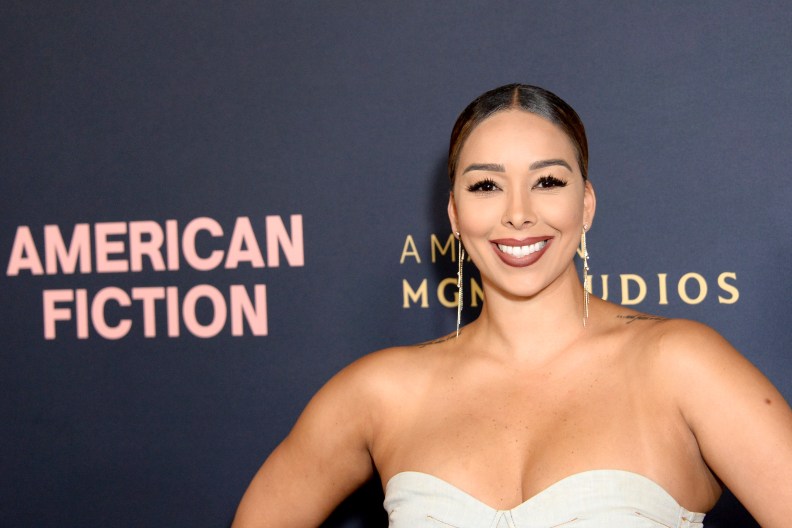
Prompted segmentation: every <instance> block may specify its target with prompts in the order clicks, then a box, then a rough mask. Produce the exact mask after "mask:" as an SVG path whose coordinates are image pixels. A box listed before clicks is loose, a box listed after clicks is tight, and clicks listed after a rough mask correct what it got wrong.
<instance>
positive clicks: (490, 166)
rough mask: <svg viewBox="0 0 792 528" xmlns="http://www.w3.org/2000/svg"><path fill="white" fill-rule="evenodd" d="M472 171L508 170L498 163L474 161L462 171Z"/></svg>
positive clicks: (463, 172)
mask: <svg viewBox="0 0 792 528" xmlns="http://www.w3.org/2000/svg"><path fill="white" fill-rule="evenodd" d="M470 171H489V172H506V169H505V168H504V167H503V165H500V164H498V163H473V164H472V165H468V166H467V168H466V169H465V170H463V171H462V174H465V173H466V172H470Z"/></svg>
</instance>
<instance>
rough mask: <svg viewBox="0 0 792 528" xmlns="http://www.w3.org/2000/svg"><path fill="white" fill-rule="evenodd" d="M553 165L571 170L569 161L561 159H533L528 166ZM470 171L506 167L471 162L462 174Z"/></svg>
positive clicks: (499, 170) (542, 166) (539, 167)
mask: <svg viewBox="0 0 792 528" xmlns="http://www.w3.org/2000/svg"><path fill="white" fill-rule="evenodd" d="M555 165H560V166H561V167H566V169H567V170H568V171H569V172H572V167H570V166H569V163H567V162H566V161H564V160H562V159H546V160H539V161H534V162H533V163H531V166H530V167H528V169H529V170H537V169H544V168H545V167H553V166H555ZM471 171H489V172H506V169H505V168H504V166H503V165H501V164H499V163H473V164H471V165H468V166H467V168H466V169H465V170H464V171H462V174H465V173H466V172H471Z"/></svg>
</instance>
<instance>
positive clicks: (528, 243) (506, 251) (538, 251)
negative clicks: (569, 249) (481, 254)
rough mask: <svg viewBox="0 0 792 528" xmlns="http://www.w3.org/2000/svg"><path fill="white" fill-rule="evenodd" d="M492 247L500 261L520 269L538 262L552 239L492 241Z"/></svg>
mask: <svg viewBox="0 0 792 528" xmlns="http://www.w3.org/2000/svg"><path fill="white" fill-rule="evenodd" d="M491 242H492V246H493V248H494V249H495V253H496V254H497V255H498V257H500V259H501V260H502V261H503V262H504V263H505V264H508V265H509V266H514V267H518V268H522V267H525V266H530V265H531V264H533V263H535V262H536V261H537V260H539V259H540V258H541V257H542V255H544V252H545V251H546V250H547V248H548V247H549V246H550V244H551V242H552V237H546V238H530V239H526V240H515V239H501V240H492V241H491Z"/></svg>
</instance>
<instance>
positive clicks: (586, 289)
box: [580, 224, 589, 326]
mask: <svg viewBox="0 0 792 528" xmlns="http://www.w3.org/2000/svg"><path fill="white" fill-rule="evenodd" d="M586 229H588V224H583V231H582V233H581V235H580V251H581V254H582V255H583V326H586V325H587V324H588V317H589V265H588V259H589V254H588V249H586Z"/></svg>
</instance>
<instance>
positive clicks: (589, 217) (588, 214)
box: [583, 180, 597, 228]
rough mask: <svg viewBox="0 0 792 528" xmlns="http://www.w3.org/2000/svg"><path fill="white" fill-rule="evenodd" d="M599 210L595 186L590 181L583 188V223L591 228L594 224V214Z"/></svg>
mask: <svg viewBox="0 0 792 528" xmlns="http://www.w3.org/2000/svg"><path fill="white" fill-rule="evenodd" d="M596 210H597V196H596V195H595V194H594V186H593V185H591V182H590V181H589V180H586V184H585V186H584V187H583V222H584V223H585V224H587V225H588V226H589V228H591V224H592V223H594V213H595V212H596Z"/></svg>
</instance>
